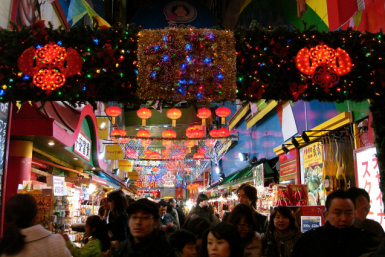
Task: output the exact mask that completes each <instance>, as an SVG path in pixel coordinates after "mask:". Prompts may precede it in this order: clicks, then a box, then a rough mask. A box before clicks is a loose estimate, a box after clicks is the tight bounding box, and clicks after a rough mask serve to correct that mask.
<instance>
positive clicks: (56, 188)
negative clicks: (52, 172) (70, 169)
mask: <svg viewBox="0 0 385 257" xmlns="http://www.w3.org/2000/svg"><path fill="white" fill-rule="evenodd" d="M64 180H65V177H57V176H51V177H49V178H47V186H51V187H52V191H53V195H54V196H65V195H67V193H68V191H67V190H66V189H67V188H66V186H65V181H64Z"/></svg>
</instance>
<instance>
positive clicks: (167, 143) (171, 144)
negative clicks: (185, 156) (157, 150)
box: [162, 140, 174, 148]
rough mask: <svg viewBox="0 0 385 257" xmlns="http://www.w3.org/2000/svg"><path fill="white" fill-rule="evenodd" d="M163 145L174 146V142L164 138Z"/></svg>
mask: <svg viewBox="0 0 385 257" xmlns="http://www.w3.org/2000/svg"><path fill="white" fill-rule="evenodd" d="M162 145H163V146H164V147H166V148H167V147H171V146H173V145H174V142H172V141H171V140H163V141H162Z"/></svg>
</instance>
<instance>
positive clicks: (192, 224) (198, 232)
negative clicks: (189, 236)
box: [185, 214, 210, 253]
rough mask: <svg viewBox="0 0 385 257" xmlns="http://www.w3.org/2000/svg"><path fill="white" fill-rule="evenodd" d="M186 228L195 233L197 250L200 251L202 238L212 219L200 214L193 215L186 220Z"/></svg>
mask: <svg viewBox="0 0 385 257" xmlns="http://www.w3.org/2000/svg"><path fill="white" fill-rule="evenodd" d="M185 227H186V230H188V231H190V232H191V233H193V234H194V235H195V238H196V245H197V252H198V253H199V252H200V249H201V246H202V240H203V236H204V233H205V231H206V230H207V229H208V228H209V227H210V221H209V220H208V219H207V218H203V217H199V216H198V215H195V214H194V215H192V216H191V218H190V219H187V220H186V223H185Z"/></svg>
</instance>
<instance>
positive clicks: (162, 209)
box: [158, 199, 179, 238]
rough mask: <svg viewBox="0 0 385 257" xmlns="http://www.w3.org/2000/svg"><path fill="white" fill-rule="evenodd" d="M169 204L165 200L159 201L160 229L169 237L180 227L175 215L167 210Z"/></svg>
mask: <svg viewBox="0 0 385 257" xmlns="http://www.w3.org/2000/svg"><path fill="white" fill-rule="evenodd" d="M168 206H169V205H168V204H167V203H166V201H165V200H163V199H162V200H160V201H159V203H158V208H159V216H160V218H159V229H160V230H161V231H163V232H164V233H165V234H166V236H167V238H168V237H170V236H171V234H172V233H173V232H174V231H176V230H178V229H179V226H178V224H177V223H176V221H175V219H174V217H173V216H172V215H171V214H170V213H168V212H167V207H168Z"/></svg>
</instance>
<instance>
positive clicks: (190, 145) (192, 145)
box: [184, 140, 195, 153]
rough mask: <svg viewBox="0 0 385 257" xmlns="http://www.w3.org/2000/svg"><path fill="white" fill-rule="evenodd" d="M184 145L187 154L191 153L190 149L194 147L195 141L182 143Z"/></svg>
mask: <svg viewBox="0 0 385 257" xmlns="http://www.w3.org/2000/svg"><path fill="white" fill-rule="evenodd" d="M184 145H185V146H186V147H187V148H188V152H189V153H191V147H194V146H195V141H194V140H187V141H184Z"/></svg>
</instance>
